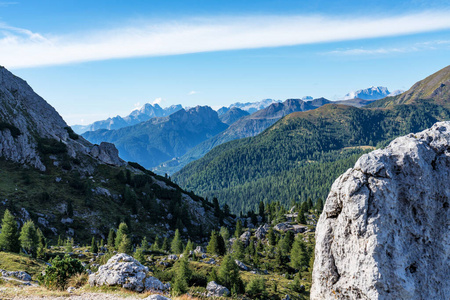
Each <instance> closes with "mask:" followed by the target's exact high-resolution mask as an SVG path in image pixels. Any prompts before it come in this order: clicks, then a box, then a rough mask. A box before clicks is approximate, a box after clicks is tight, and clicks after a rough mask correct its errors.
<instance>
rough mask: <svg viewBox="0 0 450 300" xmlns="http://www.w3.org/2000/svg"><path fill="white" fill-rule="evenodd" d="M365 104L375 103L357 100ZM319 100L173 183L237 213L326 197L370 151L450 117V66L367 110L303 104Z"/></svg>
mask: <svg viewBox="0 0 450 300" xmlns="http://www.w3.org/2000/svg"><path fill="white" fill-rule="evenodd" d="M346 101H352V102H355V99H351V100H346ZM361 101H372V100H361V99H359V100H358V101H356V102H358V103H360V102H361ZM342 102H345V101H341V103H342ZM313 103H314V104H315V105H317V106H320V107H319V108H317V109H314V110H308V111H301V112H294V113H291V114H289V115H287V116H285V117H284V118H282V119H281V120H279V121H278V122H276V123H275V124H274V125H272V126H271V127H270V128H268V129H267V130H265V131H264V132H262V133H261V134H259V135H257V136H255V137H249V138H244V139H239V140H234V141H230V142H227V143H224V144H222V145H220V146H217V147H215V148H214V149H212V150H211V151H209V152H208V153H207V154H206V155H205V156H204V157H202V158H201V159H198V160H196V161H194V162H192V163H190V164H188V165H187V166H185V167H184V168H183V169H181V170H180V171H179V172H177V173H175V174H174V175H172V178H173V179H174V180H175V181H176V182H177V183H178V184H180V185H181V186H182V187H184V188H185V189H187V190H193V191H194V192H196V193H199V194H201V195H202V196H204V197H208V198H213V197H217V198H218V200H219V202H220V203H221V204H224V203H227V204H228V205H229V207H230V208H231V210H232V211H233V212H235V213H239V212H240V211H248V210H249V209H252V210H255V211H256V210H257V207H258V203H259V201H264V202H271V201H273V199H277V200H278V201H281V202H282V203H283V204H285V205H289V204H290V203H291V201H293V200H295V201H300V202H302V201H306V200H307V199H308V198H311V199H312V200H313V201H316V200H317V199H319V198H321V199H325V197H326V196H327V194H328V193H329V191H330V187H331V184H332V183H333V182H334V180H335V179H336V177H337V176H339V175H340V174H342V173H343V172H345V170H347V169H348V168H349V167H351V166H353V164H354V163H355V161H356V160H357V159H358V157H359V156H360V155H361V154H363V153H364V152H365V151H367V150H369V149H374V148H375V146H383V145H386V144H387V143H388V142H389V141H390V140H392V139H393V138H395V137H398V136H401V135H405V134H408V133H411V132H419V131H421V130H424V129H426V128H428V127H430V126H431V125H433V124H434V123H435V122H437V121H443V120H450V66H449V67H446V68H444V69H442V70H440V71H439V72H437V73H435V74H433V75H431V76H429V77H427V78H425V79H424V80H422V81H419V82H418V83H416V84H415V85H413V86H412V87H411V89H409V90H408V91H406V92H404V93H402V94H400V95H397V96H393V97H389V96H388V97H386V98H383V99H380V100H377V101H375V102H373V103H371V104H369V105H367V106H366V107H364V108H356V107H351V106H348V105H346V106H344V105H338V104H336V102H333V103H330V101H328V100H326V99H317V101H316V100H314V101H312V102H306V103H305V107H306V106H307V105H312V104H313ZM379 108H384V109H379ZM252 116H253V115H252ZM250 117H251V116H250ZM245 118H248V117H244V118H243V119H241V120H244V119H245ZM241 120H240V121H241ZM240 121H238V122H236V123H235V124H238V123H239V122H240ZM233 125H234V124H233ZM233 125H232V126H230V127H229V128H228V129H227V130H226V131H229V130H230V129H231V128H232V127H233ZM221 134H223V133H221ZM215 138H216V137H215ZM196 148H197V147H196ZM400 171H401V170H400Z"/></svg>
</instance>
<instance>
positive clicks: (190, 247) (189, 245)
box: [185, 240, 194, 254]
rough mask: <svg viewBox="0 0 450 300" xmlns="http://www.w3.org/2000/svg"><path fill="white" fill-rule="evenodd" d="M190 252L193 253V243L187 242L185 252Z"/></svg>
mask: <svg viewBox="0 0 450 300" xmlns="http://www.w3.org/2000/svg"><path fill="white" fill-rule="evenodd" d="M190 251H194V243H193V242H192V241H191V240H188V242H187V245H186V249H185V252H187V253H188V254H189V252H190Z"/></svg>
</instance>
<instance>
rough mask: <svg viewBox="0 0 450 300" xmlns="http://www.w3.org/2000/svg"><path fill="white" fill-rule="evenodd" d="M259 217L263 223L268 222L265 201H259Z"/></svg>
mask: <svg viewBox="0 0 450 300" xmlns="http://www.w3.org/2000/svg"><path fill="white" fill-rule="evenodd" d="M259 215H260V216H261V218H262V222H263V223H264V222H265V221H266V214H265V206H264V202H263V201H259Z"/></svg>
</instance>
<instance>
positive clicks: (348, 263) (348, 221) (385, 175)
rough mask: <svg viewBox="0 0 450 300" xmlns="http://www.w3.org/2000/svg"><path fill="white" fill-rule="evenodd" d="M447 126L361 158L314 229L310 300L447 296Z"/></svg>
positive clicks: (449, 151)
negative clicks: (314, 240) (314, 247)
mask: <svg viewBox="0 0 450 300" xmlns="http://www.w3.org/2000/svg"><path fill="white" fill-rule="evenodd" d="M449 199H450V122H440V123H436V124H435V125H433V126H432V128H430V129H427V130H425V131H423V132H421V133H418V134H409V135H407V136H404V137H400V138H397V139H395V140H394V141H393V142H391V143H390V144H389V146H388V147H386V148H385V149H382V150H376V151H374V152H372V153H369V154H367V155H363V156H362V157H361V158H360V159H359V160H358V161H357V163H356V164H355V166H354V168H352V169H349V170H348V171H347V172H345V173H344V174H343V175H341V176H340V177H339V178H338V179H337V180H336V181H335V183H334V184H333V186H332V188H331V191H330V193H329V196H328V198H327V201H326V204H325V207H324V211H323V213H322V215H321V217H320V220H319V222H318V225H317V231H316V250H315V262H314V271H313V279H312V280H313V285H312V289H311V299H448V296H449V295H450V273H449V270H450V255H449V254H450V231H449V224H450V211H449Z"/></svg>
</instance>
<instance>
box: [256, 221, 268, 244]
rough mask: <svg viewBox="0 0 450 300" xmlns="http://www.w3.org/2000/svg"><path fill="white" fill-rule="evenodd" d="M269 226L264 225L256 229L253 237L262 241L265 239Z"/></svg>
mask: <svg viewBox="0 0 450 300" xmlns="http://www.w3.org/2000/svg"><path fill="white" fill-rule="evenodd" d="M269 228H270V227H269V224H264V225H261V226H259V227H258V229H256V231H255V237H256V238H257V239H258V240H262V239H265V238H266V235H267V233H269Z"/></svg>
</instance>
